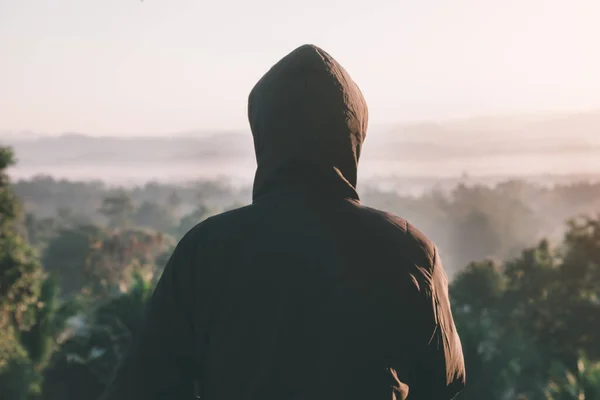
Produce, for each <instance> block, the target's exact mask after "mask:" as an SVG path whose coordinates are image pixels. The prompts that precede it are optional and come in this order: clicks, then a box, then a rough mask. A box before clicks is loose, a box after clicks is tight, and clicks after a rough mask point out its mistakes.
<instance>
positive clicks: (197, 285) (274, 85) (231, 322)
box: [106, 45, 465, 400]
mask: <svg viewBox="0 0 600 400" xmlns="http://www.w3.org/2000/svg"><path fill="white" fill-rule="evenodd" d="M248 113H249V119H250V125H251V128H252V133H253V135H254V144H255V149H256V156H257V163H258V168H257V172H256V178H255V185H254V193H253V202H252V204H251V205H249V206H247V207H244V208H241V209H237V210H234V211H230V212H227V213H224V214H221V215H218V216H215V217H212V218H210V219H208V220H206V221H204V222H202V223H201V224H199V225H198V226H196V227H195V228H193V229H192V230H191V231H190V232H189V233H188V234H187V235H186V236H185V237H184V238H183V239H182V240H181V242H180V243H179V244H178V246H177V248H176V250H175V252H174V253H173V255H172V257H171V259H170V261H169V262H168V264H167V266H166V268H165V270H164V272H163V275H162V277H161V279H160V282H159V284H158V286H157V288H156V290H155V293H154V295H153V297H152V299H151V301H150V302H149V304H148V307H147V315H146V318H145V322H144V325H143V328H142V329H141V332H142V333H141V334H140V336H139V337H138V338H137V339H136V341H135V342H134V345H133V348H132V351H131V353H130V354H129V356H128V358H127V359H126V362H125V363H124V364H123V366H122V367H121V369H120V370H119V373H118V375H117V379H116V381H115V382H114V385H113V386H112V389H111V392H109V393H108V394H107V397H106V398H107V399H109V400H117V399H119V400H120V399H122V400H136V399H140V400H141V399H144V400H154V399H191V398H193V395H194V388H193V382H197V390H198V394H199V396H200V398H201V399H202V400H228V399H231V400H268V399H277V400H292V399H294V400H337V399H340V400H341V399H344V400H347V399H357V400H358V399H361V400H380V399H381V400H384V399H385V400H389V399H405V398H407V397H406V396H407V393H408V399H411V400H413V399H414V400H417V399H419V400H420V399H423V400H424V399H427V400H436V399H438V400H448V399H451V398H452V397H454V396H455V395H456V393H457V392H459V391H460V390H461V389H462V387H463V385H464V382H465V370H464V362H463V355H462V349H461V344H460V339H459V337H458V334H457V332H456V329H455V326H454V322H453V319H452V314H451V312H450V304H449V301H448V282H447V279H446V275H445V273H444V270H443V267H442V264H441V261H440V256H439V254H438V251H437V249H436V247H435V245H434V244H433V243H432V242H431V241H429V240H428V239H427V238H426V237H425V235H423V234H422V233H421V232H419V231H418V230H417V229H416V228H414V227H413V226H412V225H410V224H409V223H407V222H406V221H405V220H403V219H401V218H399V217H396V216H394V215H391V214H388V213H385V212H382V211H378V210H374V209H371V208H368V207H365V206H363V205H361V203H360V201H359V197H358V195H357V193H356V189H355V187H356V176H357V164H358V159H359V156H360V152H361V146H362V143H363V141H364V139H365V134H366V130H367V106H366V103H365V100H364V98H363V96H362V94H361V92H360V90H359V89H358V87H357V86H356V84H355V83H354V82H353V81H352V79H351V78H350V77H349V75H348V74H347V73H346V71H345V70H344V69H343V68H342V67H341V66H340V65H339V64H338V63H337V62H336V61H335V60H334V59H333V58H332V57H331V56H329V55H328V54H327V53H326V52H324V51H323V50H321V49H319V48H317V47H315V46H308V45H307V46H302V47H300V48H298V49H296V50H295V51H293V52H292V53H290V54H289V55H288V56H286V57H285V58H283V59H282V60H281V61H279V62H278V63H277V64H276V65H275V66H273V67H272V68H271V70H270V71H269V72H268V73H267V74H266V75H265V76H264V77H263V78H262V79H261V80H260V81H259V82H258V84H257V85H256V86H255V87H254V89H253V90H252V92H251V94H250V97H249V107H248Z"/></svg>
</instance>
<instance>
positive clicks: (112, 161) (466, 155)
mask: <svg viewBox="0 0 600 400" xmlns="http://www.w3.org/2000/svg"><path fill="white" fill-rule="evenodd" d="M0 143H2V144H8V145H11V146H13V148H14V149H15V152H16V155H17V158H18V161H19V163H18V167H17V168H18V169H19V170H20V171H21V172H23V171H27V173H28V174H33V173H38V172H44V173H50V174H52V173H53V172H55V171H58V170H60V171H63V175H69V176H70V175H71V174H72V173H73V172H77V171H80V172H81V171H83V169H84V168H87V171H92V172H93V171H99V170H100V169H103V168H109V169H111V170H113V171H133V170H134V169H135V170H136V171H140V170H141V171H142V172H140V174H142V173H150V172H144V171H150V170H152V169H154V170H156V169H157V166H170V167H173V171H175V166H179V167H178V168H183V169H184V170H185V171H193V174H198V173H199V172H198V171H201V172H202V173H204V174H206V175H210V174H213V173H222V174H227V173H229V172H227V171H231V170H232V169H236V171H237V172H235V173H239V171H241V173H243V174H245V175H247V176H250V175H252V170H253V168H254V167H255V158H254V149H253V143H252V136H251V135H250V133H249V132H236V131H234V132H221V133H209V132H201V131H190V132H180V133H177V134H173V135H165V136H160V137H157V136H155V137H151V136H148V137H126V136H121V137H119V136H117V135H115V136H104V137H97V136H89V135H85V134H81V133H65V134H62V135H58V136H47V135H37V134H35V133H32V132H17V133H14V132H0ZM502 157H505V159H506V157H510V158H511V161H510V163H511V164H510V165H511V167H512V168H513V169H514V170H515V171H525V170H533V169H535V170H536V171H547V172H548V173H551V172H556V173H562V172H560V171H566V170H569V171H571V172H573V171H575V172H586V173H587V172H591V171H597V170H598V168H597V167H596V165H599V164H600V161H596V160H600V110H599V111H592V112H582V113H572V114H552V115H529V116H502V117H481V118H472V119H463V120H451V121H442V122H425V123H412V124H398V125H395V126H392V127H389V126H388V127H387V128H386V129H381V128H379V129H378V128H377V127H374V128H373V129H371V130H370V131H369V134H368V137H367V141H366V143H365V146H364V149H363V155H362V161H361V164H362V166H363V171H364V170H365V168H367V169H369V171H372V172H373V174H375V173H378V172H380V171H384V170H385V172H386V174H389V173H405V172H406V171H408V172H412V171H415V170H417V169H418V168H421V170H422V171H427V174H433V175H435V174H438V173H440V174H443V173H452V174H454V171H460V170H464V171H469V172H472V173H479V172H481V173H484V172H482V171H484V169H485V171H487V172H485V173H496V172H497V173H500V172H502V170H503V169H504V168H505V167H504V165H505V164H506V162H505V161H503V160H500V158H502ZM492 158H493V159H494V161H493V162H492V161H489V162H488V161H487V160H488V159H492ZM542 159H543V160H542ZM559 159H560V160H561V161H560V162H559V161H558V160H559ZM540 160H542V161H540ZM559 164H560V165H559ZM580 166H581V168H580ZM158 170H159V172H156V173H155V172H152V173H153V174H154V175H159V174H162V175H164V174H166V172H164V171H165V169H164V168H162V167H161V168H158ZM36 171H38V172H36ZM177 171H179V170H177ZM213 171H216V172H213ZM437 171H440V172H437ZM494 171H496V172H494ZM81 173H83V172H81ZM117 173H118V172H117ZM178 173H179V172H176V171H175V172H172V174H171V175H173V176H174V175H177V174H178ZM423 173H425V172H423ZM190 174H192V172H190ZM88 175H89V174H88ZM162 175H161V176H162ZM86 176H87V175H86ZM140 176H141V175H140Z"/></svg>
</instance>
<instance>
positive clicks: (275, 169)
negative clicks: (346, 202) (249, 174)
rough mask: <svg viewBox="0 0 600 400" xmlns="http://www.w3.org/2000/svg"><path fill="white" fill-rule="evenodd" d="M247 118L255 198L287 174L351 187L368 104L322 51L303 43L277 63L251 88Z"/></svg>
mask: <svg viewBox="0 0 600 400" xmlns="http://www.w3.org/2000/svg"><path fill="white" fill-rule="evenodd" d="M248 118H249V121H250V127H251V129H252V134H253V136H254V147H255V151H256V158H257V162H258V169H257V172H256V178H255V184H254V197H255V198H256V197H257V196H259V195H260V194H261V193H263V192H265V191H266V190H268V188H269V187H271V186H273V185H275V184H276V182H281V181H282V180H285V179H287V178H289V177H291V176H294V177H296V178H297V177H299V176H304V179H312V178H315V179H316V178H318V176H316V175H328V174H331V173H335V174H336V175H337V176H339V177H340V178H341V179H343V180H344V181H346V183H347V184H348V185H349V186H350V187H351V188H352V189H354V188H355V187H356V180H357V165H358V159H359V157H360V153H361V148H362V144H363V141H364V139H365V136H366V132H367V125H368V110H367V104H366V102H365V99H364V97H363V95H362V93H361V91H360V89H359V88H358V86H357V85H356V84H355V83H354V81H353V80H352V79H351V78H350V75H349V74H348V73H347V72H346V70H345V69H344V68H343V67H342V66H341V65H340V64H338V63H337V61H335V60H334V59H333V58H332V57H331V56H330V55H329V54H327V53H326V52H325V51H323V50H322V49H320V48H318V47H316V46H313V45H304V46H301V47H299V48H297V49H296V50H294V51H292V52H291V53H290V54H288V55H287V56H285V57H284V58H283V59H281V60H280V61H279V62H278V63H276V64H275V65H274V66H273V67H272V68H271V69H270V70H269V71H268V72H267V73H266V74H265V75H264V76H263V77H262V78H261V79H260V80H259V81H258V83H257V84H256V86H255V87H254V88H253V89H252V91H251V93H250V96H249V99H248Z"/></svg>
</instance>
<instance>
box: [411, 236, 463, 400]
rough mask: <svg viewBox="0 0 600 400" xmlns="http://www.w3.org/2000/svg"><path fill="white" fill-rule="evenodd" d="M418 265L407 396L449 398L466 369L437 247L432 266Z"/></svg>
mask: <svg viewBox="0 0 600 400" xmlns="http://www.w3.org/2000/svg"><path fill="white" fill-rule="evenodd" d="M419 269H420V271H421V276H420V277H419V278H420V279H419V280H420V281H421V282H422V283H423V285H422V286H421V287H420V288H419V292H418V293H419V295H418V296H419V298H418V300H417V301H418V303H419V304H420V307H419V308H418V314H417V317H416V321H415V323H416V329H415V330H414V332H415V334H416V336H415V337H414V338H413V344H414V346H412V354H411V358H412V362H411V364H412V368H411V371H410V373H409V376H410V382H409V395H408V400H425V399H428V400H450V399H452V398H454V397H455V396H456V395H457V394H458V392H460V391H461V390H462V389H463V388H464V386H465V382H466V373H465V364H464V358H463V353H462V345H461V342H460V338H459V336H458V333H457V331H456V327H455V325H454V320H453V318H452V311H451V309H450V300H449V298H448V278H447V276H446V273H445V271H444V269H443V267H442V263H441V261H440V258H439V255H438V251H437V248H435V247H434V251H433V257H432V263H431V268H430V269H425V268H419Z"/></svg>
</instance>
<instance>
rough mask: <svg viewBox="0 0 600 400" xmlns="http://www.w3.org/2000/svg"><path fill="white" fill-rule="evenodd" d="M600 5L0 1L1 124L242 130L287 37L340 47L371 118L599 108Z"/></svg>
mask: <svg viewBox="0 0 600 400" xmlns="http://www.w3.org/2000/svg"><path fill="white" fill-rule="evenodd" d="M598 21H600V1H598V0H561V1H559V0H452V1H451V0H395V1H393V0H302V1H291V0H251V1H248V0H237V1H226V0H220V1H217V0H213V1H210V0H208V1H207V0H143V1H141V0H0V130H8V131H21V130H30V131H33V132H36V133H46V134H56V133H62V132H81V133H87V134H93V135H101V134H110V135H115V134H117V135H160V134H170V133H176V132H185V131H197V130H201V131H204V130H205V131H230V130H239V129H247V127H248V124H247V118H246V102H247V98H248V93H249V91H250V90H251V89H252V87H253V85H254V84H255V82H256V81H257V80H258V79H259V78H260V77H261V76H262V75H263V74H264V73H265V72H266V71H267V70H268V69H269V67H270V66H271V65H272V64H274V63H275V62H277V61H278V60H279V59H280V58H281V57H283V56H284V55H286V54H287V53H289V52H290V51H292V50H293V49H294V48H296V47H297V46H300V45H302V44H305V43H312V44H315V45H318V46H320V47H322V48H324V49H325V50H326V51H328V52H329V53H330V54H331V55H332V56H333V57H334V58H336V59H337V60H338V61H339V62H340V63H341V64H342V65H344V66H345V68H346V69H347V70H348V72H349V73H350V75H351V76H352V77H353V78H354V80H355V81H356V82H357V83H358V85H359V86H360V87H361V89H362V91H363V93H364V95H365V97H366V99H367V102H368V104H369V110H370V123H371V126H373V125H378V124H393V123H397V122H402V121H414V120H431V119H445V118H462V117H470V116H480V115H490V114H510V113H529V112H544V111H554V110H556V111H563V110H565V111H567V110H587V109H594V108H599V109H600V73H598V71H600V51H599V50H598V49H599V46H598V40H599V38H600V23H598Z"/></svg>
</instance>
